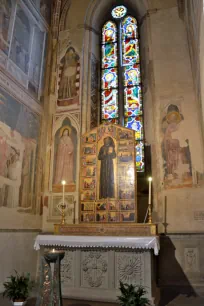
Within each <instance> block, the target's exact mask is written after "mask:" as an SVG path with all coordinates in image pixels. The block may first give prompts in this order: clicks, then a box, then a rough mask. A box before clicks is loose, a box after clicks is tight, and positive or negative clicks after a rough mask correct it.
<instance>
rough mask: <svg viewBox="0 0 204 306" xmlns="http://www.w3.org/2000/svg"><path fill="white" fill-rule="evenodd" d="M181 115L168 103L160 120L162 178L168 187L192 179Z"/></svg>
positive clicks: (176, 107)
mask: <svg viewBox="0 0 204 306" xmlns="http://www.w3.org/2000/svg"><path fill="white" fill-rule="evenodd" d="M183 121H184V117H183V115H182V114H181V113H180V110H179V108H178V106H177V105H174V104H170V105H169V106H168V109H167V114H166V116H165V117H164V118H163V121H162V131H163V142H162V153H163V159H164V179H165V181H166V184H165V186H166V187H167V188H168V187H170V186H171V185H172V184H173V181H174V184H173V185H182V184H183V185H185V184H187V183H190V182H191V180H192V165H191V154H190V148H189V140H188V139H186V137H185V135H184V133H181V128H182V123H183Z"/></svg>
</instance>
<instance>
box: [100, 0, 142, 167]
mask: <svg viewBox="0 0 204 306" xmlns="http://www.w3.org/2000/svg"><path fill="white" fill-rule="evenodd" d="M111 15H112V17H111V18H110V20H108V21H106V22H105V24H104V25H103V27H102V37H101V121H102V122H104V121H109V122H113V123H119V124H121V125H124V126H125V127H127V128H130V129H133V130H135V139H136V168H137V172H144V169H145V163H144V132H143V103H142V86H141V70H140V69H141V65H140V46H139V32H138V23H137V20H136V18H134V17H133V16H132V15H130V14H129V13H128V10H127V8H126V7H125V6H122V5H120V6H116V7H115V8H113V9H112V12H111Z"/></svg>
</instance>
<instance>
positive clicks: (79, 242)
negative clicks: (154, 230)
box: [34, 235, 160, 255]
mask: <svg viewBox="0 0 204 306" xmlns="http://www.w3.org/2000/svg"><path fill="white" fill-rule="evenodd" d="M40 246H47V247H54V246H55V247H65V248H122V249H123V248H124V249H149V250H150V249H153V250H154V255H158V254H159V250H160V243H159V237H157V236H154V237H107V236H100V237H98V236H54V235H38V236H37V237H36V239H35V244H34V249H35V250H36V251H37V250H39V249H40Z"/></svg>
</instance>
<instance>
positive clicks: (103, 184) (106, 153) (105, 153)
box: [98, 136, 116, 199]
mask: <svg viewBox="0 0 204 306" xmlns="http://www.w3.org/2000/svg"><path fill="white" fill-rule="evenodd" d="M114 158H116V152H115V144H114V141H113V139H112V138H111V137H110V136H108V137H106V138H104V145H103V146H102V147H101V148H100V151H99V155H98V160H100V161H101V167H100V186H99V199H103V198H104V199H106V198H114V197H115V192H114V183H115V180H114V165H113V159H114Z"/></svg>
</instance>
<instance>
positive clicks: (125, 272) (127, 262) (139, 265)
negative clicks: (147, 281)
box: [115, 252, 144, 288]
mask: <svg viewBox="0 0 204 306" xmlns="http://www.w3.org/2000/svg"><path fill="white" fill-rule="evenodd" d="M115 271H116V277H115V281H116V287H117V288H118V287H119V285H120V281H121V282H123V283H127V284H133V285H143V284H144V254H143V253H133V252H131V253H128V252H124V253H123V252H115Z"/></svg>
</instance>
